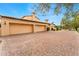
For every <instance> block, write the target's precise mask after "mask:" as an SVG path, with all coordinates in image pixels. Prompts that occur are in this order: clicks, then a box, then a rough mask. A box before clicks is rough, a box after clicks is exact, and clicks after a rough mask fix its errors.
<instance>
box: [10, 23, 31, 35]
mask: <svg viewBox="0 0 79 59" xmlns="http://www.w3.org/2000/svg"><path fill="white" fill-rule="evenodd" d="M9 31H10V34H21V33H31V32H32V25H26V24H10V28H9Z"/></svg>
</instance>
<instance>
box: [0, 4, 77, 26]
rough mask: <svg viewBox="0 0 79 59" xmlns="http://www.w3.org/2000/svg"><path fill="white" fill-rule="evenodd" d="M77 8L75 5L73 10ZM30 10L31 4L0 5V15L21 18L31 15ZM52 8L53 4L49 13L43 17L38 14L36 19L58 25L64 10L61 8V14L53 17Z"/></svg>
mask: <svg viewBox="0 0 79 59" xmlns="http://www.w3.org/2000/svg"><path fill="white" fill-rule="evenodd" d="M78 7H79V5H76V7H75V8H77V9H78ZM32 8H33V4H31V3H0V15H4V16H12V17H17V18H21V17H22V16H25V15H26V16H27V15H31V14H32V12H33V10H32ZM54 8H55V4H53V5H52V7H51V9H50V11H49V13H48V14H47V15H46V16H43V15H41V13H40V14H39V15H37V17H38V18H39V19H40V21H45V19H48V20H49V22H50V23H51V22H54V23H55V24H56V25H59V24H60V21H61V19H62V17H63V13H64V12H65V10H64V9H63V8H62V13H60V14H59V15H55V14H54V12H53V10H54Z"/></svg>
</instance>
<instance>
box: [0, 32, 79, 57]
mask: <svg viewBox="0 0 79 59" xmlns="http://www.w3.org/2000/svg"><path fill="white" fill-rule="evenodd" d="M78 36H79V34H78V33H76V32H73V31H55V32H54V31H51V32H41V33H33V34H23V35H15V36H8V37H1V38H0V40H2V46H1V47H0V48H1V52H0V54H1V55H13V56H14V55H19V56H21V55H23V56H25V55H46V56H47V55H50V56H51V55H52V56H55V55H58V56H59V55H65V56H66V55H68V56H70V55H79V49H78V48H79V37H78Z"/></svg>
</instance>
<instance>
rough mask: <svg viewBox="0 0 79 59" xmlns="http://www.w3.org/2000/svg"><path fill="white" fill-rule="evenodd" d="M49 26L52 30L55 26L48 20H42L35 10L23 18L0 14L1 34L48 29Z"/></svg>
mask: <svg viewBox="0 0 79 59" xmlns="http://www.w3.org/2000/svg"><path fill="white" fill-rule="evenodd" d="M47 28H49V30H51V28H54V26H53V25H52V26H51V24H50V23H48V20H46V21H45V22H41V21H40V20H39V18H37V17H36V15H35V13H34V12H33V13H32V15H30V16H24V17H22V18H14V17H9V16H2V15H0V36H6V35H13V34H22V33H34V32H41V31H47Z"/></svg>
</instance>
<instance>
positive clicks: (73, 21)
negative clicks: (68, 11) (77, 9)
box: [72, 14, 79, 31]
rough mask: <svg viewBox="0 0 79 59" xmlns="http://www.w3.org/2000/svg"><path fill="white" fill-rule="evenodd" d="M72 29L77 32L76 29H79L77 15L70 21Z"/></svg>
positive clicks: (78, 17) (78, 15)
mask: <svg viewBox="0 0 79 59" xmlns="http://www.w3.org/2000/svg"><path fill="white" fill-rule="evenodd" d="M72 27H73V29H75V30H76V31H77V28H79V14H76V15H75V17H74V19H73V20H72Z"/></svg>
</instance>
